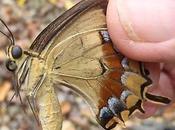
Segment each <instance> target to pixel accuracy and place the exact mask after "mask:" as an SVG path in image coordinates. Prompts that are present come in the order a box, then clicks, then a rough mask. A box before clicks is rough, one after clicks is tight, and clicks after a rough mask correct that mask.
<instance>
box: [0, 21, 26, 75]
mask: <svg viewBox="0 0 175 130" xmlns="http://www.w3.org/2000/svg"><path fill="white" fill-rule="evenodd" d="M0 22H1V23H2V24H3V25H4V26H5V28H6V29H7V30H8V32H9V34H10V36H8V34H6V33H5V32H3V31H1V30H0V33H1V34H3V35H4V36H6V37H7V38H8V40H9V41H10V45H9V46H8V49H7V53H6V54H7V56H8V60H7V61H6V68H7V69H8V70H9V71H11V72H15V70H16V69H17V64H16V62H17V61H18V60H19V59H20V58H21V57H22V55H23V50H22V48H21V47H20V46H18V45H15V38H14V36H13V34H12V32H11V31H10V29H9V28H8V26H7V25H6V23H5V22H4V21H3V20H2V19H1V18H0Z"/></svg>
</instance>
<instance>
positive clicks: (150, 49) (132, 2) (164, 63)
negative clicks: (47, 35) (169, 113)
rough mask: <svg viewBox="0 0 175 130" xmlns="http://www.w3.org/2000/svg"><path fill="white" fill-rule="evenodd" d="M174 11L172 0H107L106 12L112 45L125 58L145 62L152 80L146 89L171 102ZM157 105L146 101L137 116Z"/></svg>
mask: <svg viewBox="0 0 175 130" xmlns="http://www.w3.org/2000/svg"><path fill="white" fill-rule="evenodd" d="M121 1H122V2H121ZM118 2H121V3H118ZM174 10H175V1H174V0H154V1H152V0H125V1H123V0H109V5H108V12H107V24H108V30H109V33H110V36H111V38H112V40H113V42H114V46H117V48H118V49H119V50H120V51H121V52H122V53H123V54H124V55H126V56H127V57H129V58H132V59H135V60H139V61H143V62H146V68H147V69H148V70H149V71H150V77H151V79H152V80H153V87H152V88H150V89H149V91H150V92H151V93H155V94H160V95H161V96H165V97H169V98H171V99H172V101H173V100H174V99H175V35H174V34H175V23H174V21H175V13H174ZM130 23H131V26H130ZM128 26H129V27H128ZM160 107H162V106H160V105H155V104H152V103H150V102H145V103H144V108H145V111H146V114H145V115H142V116H140V117H149V116H151V115H153V114H154V113H155V112H156V111H157V110H158V109H159V108H160Z"/></svg>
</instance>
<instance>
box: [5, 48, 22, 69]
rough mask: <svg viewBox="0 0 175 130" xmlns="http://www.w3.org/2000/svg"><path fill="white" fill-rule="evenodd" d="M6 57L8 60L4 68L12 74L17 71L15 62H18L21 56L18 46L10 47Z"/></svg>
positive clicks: (20, 49)
mask: <svg viewBox="0 0 175 130" xmlns="http://www.w3.org/2000/svg"><path fill="white" fill-rule="evenodd" d="M7 53H8V57H9V59H8V60H7V61H6V67H7V69H8V70H9V71H12V72H14V71H15V70H16V69H17V64H16V62H17V60H19V59H20V58H21V57H22V55H23V50H22V48H21V47H20V46H18V45H11V46H10V47H9V48H8V51H7Z"/></svg>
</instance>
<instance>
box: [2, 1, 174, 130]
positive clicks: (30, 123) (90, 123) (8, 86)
mask: <svg viewBox="0 0 175 130" xmlns="http://www.w3.org/2000/svg"><path fill="white" fill-rule="evenodd" d="M78 1H80V0H0V18H1V19H3V20H4V21H5V22H6V24H7V25H8V27H9V28H10V30H11V31H12V33H13V35H14V37H15V41H16V44H18V45H20V46H22V48H28V47H29V46H30V44H31V43H32V41H33V40H34V39H35V37H36V36H37V35H38V34H39V33H40V32H41V30H42V29H44V28H45V27H46V25H48V24H49V23H50V22H51V21H53V20H54V19H55V18H57V17H58V16H59V15H61V14H62V13H63V12H64V11H66V10H67V9H69V8H71V7H72V6H73V5H74V4H76V3H77V2H78ZM0 30H1V31H4V32H6V33H7V34H8V32H7V30H5V28H4V26H3V25H2V24H1V25H0ZM8 44H9V41H8V39H7V38H6V37H5V36H3V35H2V34H0V130H41V128H40V126H38V125H37V123H36V120H35V118H34V116H33V113H32V112H31V110H30V108H29V106H28V104H25V103H24V104H21V103H20V101H19V99H14V100H13V101H12V102H11V103H9V100H10V98H11V96H12V95H13V93H14V90H13V85H12V83H11V80H12V75H11V74H10V73H9V72H7V71H6V69H5V67H4V61H5V60H6V56H5V51H4V49H5V48H6V46H7V45H8ZM22 98H23V99H24V98H25V96H24V95H23V94H22ZM58 98H59V101H60V102H61V106H62V112H63V116H64V122H63V130H102V128H101V127H99V125H98V124H97V123H96V121H95V119H94V118H93V116H92V114H91V111H90V109H89V107H88V105H87V104H86V103H85V102H84V101H83V99H82V98H81V97H79V96H77V95H76V94H75V93H73V92H72V91H71V90H70V89H68V88H65V87H61V89H59V90H58ZM174 109H175V104H172V105H171V106H170V107H168V108H165V109H163V110H159V111H158V112H157V114H156V115H155V116H154V117H151V118H149V119H146V120H140V119H136V118H132V119H131V120H130V121H128V122H127V123H126V126H127V128H123V129H122V128H116V129H115V130H175V110H174ZM24 110H25V111H26V112H24Z"/></svg>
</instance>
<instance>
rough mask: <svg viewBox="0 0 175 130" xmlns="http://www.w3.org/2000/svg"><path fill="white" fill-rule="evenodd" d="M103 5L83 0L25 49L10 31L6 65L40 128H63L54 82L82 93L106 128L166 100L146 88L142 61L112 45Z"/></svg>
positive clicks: (148, 82)
mask: <svg viewBox="0 0 175 130" xmlns="http://www.w3.org/2000/svg"><path fill="white" fill-rule="evenodd" d="M107 4H108V1H107V0H95V1H94V0H83V1H81V2H80V3H78V4H77V5H75V6H74V7H73V8H71V9H70V10H68V11H66V12H65V13H64V14H63V15H61V16H60V17H58V18H57V19H55V20H54V21H53V22H52V23H50V24H49V25H48V26H47V27H46V28H45V29H44V30H43V31H42V32H41V33H40V34H39V35H38V37H37V38H36V39H35V40H34V42H33V43H32V44H31V46H30V48H29V49H28V50H23V49H22V48H21V47H19V46H17V45H15V42H14V38H13V35H12V34H11V37H12V38H11V39H10V40H11V45H10V46H9V47H8V48H7V56H8V60H7V62H6V67H7V69H8V70H9V71H11V72H12V73H13V74H14V80H15V94H16V95H17V96H18V95H20V90H21V89H23V91H24V92H25V94H26V97H27V100H28V102H29V104H30V106H31V108H32V110H33V112H34V114H35V116H36V117H39V120H40V122H41V125H42V129H43V130H61V126H62V125H61V124H62V120H63V119H62V115H61V108H60V104H59V101H58V99H57V94H56V91H55V88H54V86H60V85H64V86H66V87H69V88H71V89H72V90H74V91H75V92H77V93H78V94H79V95H80V96H82V97H83V98H84V99H85V100H86V101H87V103H88V104H89V105H90V107H91V108H92V111H93V113H94V115H95V116H96V120H97V122H98V123H99V124H100V125H101V126H102V127H103V128H104V129H106V130H110V129H112V128H114V127H116V125H117V124H122V123H124V122H125V121H126V120H128V118H129V117H130V116H131V115H132V114H133V113H134V112H135V111H140V112H141V113H144V112H145V111H144V108H143V106H142V104H143V101H145V100H150V101H152V102H154V103H161V104H169V103H170V99H168V98H167V97H162V96H158V95H153V94H151V93H148V92H147V89H148V87H151V85H152V80H151V79H150V78H149V71H148V70H146V69H145V67H144V63H142V62H138V61H134V60H131V59H129V58H127V57H125V56H124V55H122V54H121V53H120V52H119V51H118V50H115V49H114V47H113V44H112V40H111V39H110V36H109V34H108V30H107V25H106V9H107ZM2 22H3V21H2ZM4 24H5V23H4ZM6 27H7V26H6ZM7 29H8V27H7ZM8 30H9V29H8ZM9 32H10V30H9ZM36 104H37V106H36Z"/></svg>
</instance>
